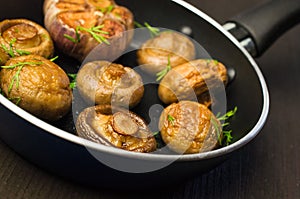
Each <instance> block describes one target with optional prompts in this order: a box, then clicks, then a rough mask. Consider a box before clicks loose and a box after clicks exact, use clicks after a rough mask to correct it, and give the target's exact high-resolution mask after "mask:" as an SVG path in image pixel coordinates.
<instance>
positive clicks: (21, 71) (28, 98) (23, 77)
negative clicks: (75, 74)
mask: <svg viewBox="0 0 300 199" xmlns="http://www.w3.org/2000/svg"><path fill="white" fill-rule="evenodd" d="M69 84H70V82H69V78H68V76H67V75H66V73H65V72H64V71H63V70H62V69H61V68H60V67H59V66H58V65H56V64H55V63H53V62H51V61H49V60H48V59H46V58H44V57H41V56H39V55H27V56H20V57H15V58H11V59H10V60H9V61H8V62H6V64H5V66H2V69H1V71H0V88H1V91H2V92H3V94H4V95H5V96H6V97H7V98H8V99H10V100H11V101H13V102H15V103H16V104H17V105H18V106H20V107H21V108H23V109H24V110H26V111H28V112H30V113H32V114H34V115H35V116H38V117H40V118H42V119H45V120H48V121H56V120H59V119H60V118H62V117H63V116H64V115H66V114H67V113H68V112H69V111H70V109H71V102H72V91H71V89H70V87H69Z"/></svg>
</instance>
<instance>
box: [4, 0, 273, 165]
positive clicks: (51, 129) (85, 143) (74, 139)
mask: <svg viewBox="0 0 300 199" xmlns="http://www.w3.org/2000/svg"><path fill="white" fill-rule="evenodd" d="M171 1H172V2H174V3H177V4H178V5H180V6H182V7H184V8H186V9H187V10H189V11H191V12H193V13H194V14H196V15H197V16H199V17H200V18H202V19H203V20H205V21H207V22H208V23H210V24H211V25H213V26H214V27H215V28H216V29H218V31H220V32H221V33H223V34H224V35H225V36H226V37H227V38H228V39H229V40H230V41H231V42H232V43H233V44H234V45H236V47H238V48H239V50H240V51H241V52H242V53H243V54H244V56H245V57H246V58H247V59H248V61H249V62H250V64H251V65H252V67H253V69H254V70H255V72H256V75H257V77H258V79H259V82H260V86H261V89H262V93H263V107H262V111H261V115H260V117H259V120H258V121H257V123H256V124H255V126H254V127H253V128H252V129H251V130H250V131H249V132H248V133H247V134H246V135H245V136H244V137H242V138H241V139H239V140H238V141H236V142H234V143H232V144H230V145H228V146H226V147H222V148H219V149H216V150H213V151H209V152H204V153H198V154H185V155H168V154H152V153H146V154H145V153H136V152H130V151H126V150H122V149H118V148H113V147H107V146H104V145H101V144H98V143H94V142H92V141H89V140H86V139H83V138H80V137H79V136H77V135H73V134H71V133H69V132H66V131H64V130H61V129H59V128H57V127H55V126H53V125H51V124H49V123H47V122H45V121H43V120H41V119H39V118H37V117H35V116H33V115H32V114H30V113H28V112H27V111H25V110H23V109H21V108H20V107H18V106H16V105H15V104H14V103H12V102H11V101H9V100H8V99H7V98H5V97H4V96H3V95H0V104H2V105H3V106H5V107H6V108H8V109H9V110H10V111H12V112H14V113H15V114H16V115H18V116H19V117H21V118H23V119H24V120H26V121H27V122H29V123H31V124H32V125H35V126H36V127H37V128H40V129H41V130H44V131H46V132H48V133H50V134H52V135H54V136H57V137H59V138H62V139H64V140H65V141H68V142H71V143H74V144H78V145H81V146H82V147H88V148H89V149H92V150H96V151H98V152H101V153H106V154H111V155H116V156H122V157H126V158H134V159H141V160H148V161H170V160H176V161H195V160H200V159H210V158H215V157H218V156H222V155H225V154H229V153H230V152H233V151H235V150H237V149H239V148H241V147H242V146H244V145H246V144H247V143H248V142H250V141H251V140H252V139H253V138H254V137H256V135H257V134H258V133H259V132H260V130H261V129H262V128H263V126H264V124H265V122H266V120H267V117H268V113H269V106H270V99H269V92H268V88H267V85H266V81H265V78H264V77H263V74H262V72H261V70H260V69H259V67H258V65H257V64H256V62H255V60H254V59H253V57H252V56H251V55H250V54H249V53H248V52H247V50H246V49H245V48H244V47H243V46H242V45H241V44H240V43H239V41H237V40H236V38H235V37H234V36H233V35H231V34H230V33H229V32H228V31H227V30H225V29H224V28H223V27H222V25H220V24H219V23H218V22H216V21H215V20H214V19H213V18H211V17H210V16H208V15H207V14H205V13H204V12H202V11H201V10H200V9H198V8H196V7H194V6H193V5H191V4H190V3H187V2H186V1H184V0H171Z"/></svg>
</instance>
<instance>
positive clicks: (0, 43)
mask: <svg viewBox="0 0 300 199" xmlns="http://www.w3.org/2000/svg"><path fill="white" fill-rule="evenodd" d="M0 48H1V52H0V58H1V60H0V62H1V65H3V64H4V63H5V60H6V61H7V60H8V59H6V58H4V59H3V58H2V55H1V54H3V51H4V52H5V54H6V57H16V56H21V55H28V54H35V55H40V56H43V57H45V58H49V57H51V56H52V55H53V52H54V46H53V42H52V39H51V38H50V35H49V33H48V32H47V30H46V29H44V28H43V27H42V26H40V25H39V24H37V23H35V22H33V21H30V20H27V19H7V20H4V21H1V22H0Z"/></svg>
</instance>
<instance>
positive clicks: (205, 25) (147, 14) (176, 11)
mask: <svg viewBox="0 0 300 199" xmlns="http://www.w3.org/2000/svg"><path fill="white" fill-rule="evenodd" d="M119 3H120V4H121V5H125V6H127V7H128V8H129V9H130V10H132V11H133V13H134V15H135V20H136V21H140V22H144V21H147V22H149V23H150V24H152V25H155V26H157V27H164V28H168V29H172V30H178V31H180V30H181V28H182V27H183V26H187V27H190V28H191V29H192V30H193V34H192V36H193V38H194V39H195V40H196V41H197V42H198V43H200V44H201V45H202V46H203V47H204V48H205V49H206V50H207V51H208V52H209V54H210V55H211V56H212V57H213V58H214V59H217V60H220V61H222V62H223V63H224V64H225V65H226V66H228V67H230V69H232V70H233V71H234V72H235V74H236V75H235V78H234V80H233V81H232V82H231V83H230V84H229V86H228V87H227V88H226V94H227V107H228V109H232V108H233V107H235V106H237V107H238V112H237V114H236V115H235V117H234V118H232V120H231V128H232V130H233V132H234V133H233V136H234V143H233V144H231V145H229V146H227V147H223V148H220V149H217V150H214V151H211V152H206V153H200V154H193V155H173V154H164V155H162V154H140V153H131V152H127V151H123V150H118V149H114V148H109V147H105V146H102V145H99V144H95V143H92V142H89V141H86V140H83V139H81V138H79V137H77V136H76V135H74V128H73V127H74V122H73V118H72V114H70V115H69V117H66V118H64V119H63V120H61V121H59V122H57V123H53V124H49V123H46V122H44V121H42V120H39V119H38V118H36V117H34V116H32V115H31V114H28V113H27V112H25V111H23V110H22V109H20V108H18V107H17V106H15V105H14V104H13V103H11V102H10V101H9V100H7V99H6V98H4V97H3V96H0V106H1V107H0V115H1V120H0V136H1V139H2V140H4V141H5V142H6V143H7V144H8V145H9V146H11V147H12V148H13V149H14V150H15V151H16V152H17V153H19V154H21V155H22V156H23V157H25V158H26V159H28V160H29V161H31V162H33V163H34V164H36V165H38V166H40V167H42V168H45V169H46V170H48V171H50V172H53V173H55V174H56V175H59V176H63V177H66V178H67V179H71V180H74V181H77V182H80V183H83V184H88V185H93V186H107V187H115V186H118V187H123V188H124V187H134V188H135V187H136V186H138V187H147V186H153V187H154V186H156V187H157V186H158V185H160V184H161V185H167V184H171V183H175V182H180V181H181V180H183V179H187V178H189V177H192V176H196V175H199V174H200V173H203V172H206V171H208V170H210V169H212V168H214V167H215V166H217V165H218V164H220V163H222V162H223V161H224V160H226V159H227V158H228V156H230V155H232V154H233V152H234V151H236V150H237V149H239V148H241V147H242V146H244V145H245V144H247V143H248V142H250V141H251V140H252V139H253V138H254V137H255V136H256V135H257V134H258V133H259V131H260V129H261V128H262V127H263V125H264V123H265V121H266V119H267V115H268V110H269V95H268V89H267V86H266V83H265V80H264V77H263V75H262V74H261V72H260V70H259V68H258V66H257V65H256V63H255V61H254V60H253V58H252V57H251V55H250V54H249V53H248V52H247V51H246V50H245V48H244V47H243V46H242V45H241V44H240V42H239V41H238V40H236V39H235V38H234V37H233V36H232V34H230V33H229V32H228V31H226V30H225V29H224V28H223V27H222V26H221V25H219V24H218V23H216V22H215V21H214V20H212V19H211V18H210V17H208V16H207V15H205V14H204V13H202V12H201V11H199V10H198V9H196V8H195V7H193V6H191V5H189V4H187V3H186V2H184V1H181V0H174V1H170V0H143V1H141V0H139V1H137V0H127V1H120V2H119ZM2 4H3V3H2ZM33 5H35V6H33ZM273 9H275V10H273ZM12 10H13V11H14V12H11V11H12ZM0 13H1V14H0V15H1V16H0V17H1V20H3V19H6V18H28V19H31V20H34V21H36V22H38V23H40V24H42V23H43V14H42V2H41V1H39V0H32V1H31V3H28V1H21V0H11V1H9V2H6V3H5V5H4V4H3V5H2V6H1V8H0ZM253 13H255V14H258V15H256V17H258V18H250V17H248V16H249V15H247V16H239V17H237V18H236V19H235V20H236V21H237V23H230V24H227V25H226V26H225V27H226V28H227V29H228V30H229V31H230V32H231V33H233V34H235V35H236V36H237V38H238V39H239V40H240V41H241V43H242V44H243V45H245V47H246V48H248V50H249V51H250V52H251V53H252V54H253V55H254V56H258V55H260V54H262V53H263V51H264V50H265V49H267V47H268V46H269V45H270V44H271V43H272V42H273V41H274V40H275V39H276V38H277V37H278V36H279V35H280V34H281V33H283V32H284V31H285V30H287V29H288V28H290V27H291V26H292V25H294V24H296V23H297V22H298V21H299V19H300V2H299V1H298V0H294V1H293V0H290V1H288V0H284V1H272V2H271V4H268V5H267V6H264V7H263V8H262V10H260V11H255V12H252V13H250V14H253ZM263 14H264V16H263ZM254 25H255V26H254ZM119 61H120V62H122V63H125V64H126V63H128V64H131V65H132V66H134V63H135V57H134V54H132V53H129V54H128V55H125V56H124V57H122V58H121V59H119ZM58 63H59V65H61V66H62V67H63V68H64V69H65V70H66V71H67V72H70V73H73V72H76V70H77V68H76V67H70V66H72V65H78V63H77V62H76V61H74V60H72V59H70V58H68V57H65V56H63V55H60V61H59V62H58ZM155 89H156V87H155V86H150V87H149V88H148V89H147V91H146V93H145V96H144V98H143V101H142V102H141V104H140V105H139V106H138V107H136V108H135V109H134V111H135V112H137V114H140V115H142V116H143V117H145V118H147V115H148V109H149V107H151V106H152V105H153V104H157V103H160V101H159V100H158V99H157V98H156V97H153V96H155V94H154V93H156V90H155ZM150 99H151V100H150ZM95 157H97V158H98V159H99V158H100V159H102V160H104V161H103V162H100V161H98V159H97V158H95ZM105 160H109V162H114V163H115V165H121V166H120V167H122V168H125V169H124V170H126V168H127V169H128V167H130V166H132V165H134V166H135V167H136V168H143V169H141V171H140V172H139V171H136V172H123V171H120V170H117V169H114V168H111V167H109V166H106V163H107V162H105ZM172 161H174V162H173V163H172V164H169V163H170V162H172ZM164 164H166V166H165V167H163V168H160V167H161V165H164ZM147 168H150V169H149V170H148V172H144V171H145V170H147ZM153 168H160V169H153ZM151 170H153V171H151Z"/></svg>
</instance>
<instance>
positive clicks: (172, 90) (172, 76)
mask: <svg viewBox="0 0 300 199" xmlns="http://www.w3.org/2000/svg"><path fill="white" fill-rule="evenodd" d="M226 83H227V70H226V68H225V66H224V65H223V64H222V63H221V62H218V61H215V60H207V59H197V60H193V61H190V62H187V63H184V64H182V65H179V66H177V67H175V68H173V69H172V70H170V71H169V72H168V73H167V74H166V75H165V76H164V78H163V79H162V81H161V82H160V85H159V87H158V95H159V98H160V99H161V100H162V101H163V102H164V103H165V104H171V103H174V102H178V101H180V100H197V98H198V100H199V102H200V103H204V104H206V105H207V106H209V105H211V103H212V102H211V99H210V95H209V89H218V88H222V86H224V85H225V84H226Z"/></svg>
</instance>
